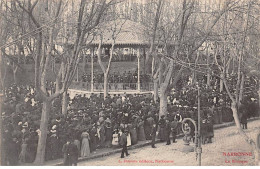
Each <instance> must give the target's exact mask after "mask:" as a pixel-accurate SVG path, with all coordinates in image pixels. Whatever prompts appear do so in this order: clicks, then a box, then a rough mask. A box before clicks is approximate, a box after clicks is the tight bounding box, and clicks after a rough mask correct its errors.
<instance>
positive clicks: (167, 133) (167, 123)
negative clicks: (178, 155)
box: [165, 118, 171, 145]
mask: <svg viewBox="0 0 260 169" xmlns="http://www.w3.org/2000/svg"><path fill="white" fill-rule="evenodd" d="M165 120H166V125H165V138H166V141H167V143H166V145H170V144H171V140H170V134H171V125H170V121H169V119H168V118H166V119H165Z"/></svg>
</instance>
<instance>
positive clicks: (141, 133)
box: [137, 119, 146, 141]
mask: <svg viewBox="0 0 260 169" xmlns="http://www.w3.org/2000/svg"><path fill="white" fill-rule="evenodd" d="M137 128H138V132H137V138H138V141H144V140H146V138H145V132H144V121H143V120H142V119H140V120H139V122H138V125H137Z"/></svg>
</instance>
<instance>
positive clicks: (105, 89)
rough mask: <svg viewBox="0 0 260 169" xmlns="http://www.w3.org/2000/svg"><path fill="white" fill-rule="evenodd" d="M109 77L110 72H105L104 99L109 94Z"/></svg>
mask: <svg viewBox="0 0 260 169" xmlns="http://www.w3.org/2000/svg"><path fill="white" fill-rule="evenodd" d="M107 77H108V74H107V73H104V99H105V98H106V97H107V95H108V88H107V87H108V84H107Z"/></svg>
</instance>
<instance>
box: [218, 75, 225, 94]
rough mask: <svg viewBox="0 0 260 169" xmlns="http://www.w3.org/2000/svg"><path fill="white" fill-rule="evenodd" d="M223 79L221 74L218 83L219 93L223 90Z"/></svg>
mask: <svg viewBox="0 0 260 169" xmlns="http://www.w3.org/2000/svg"><path fill="white" fill-rule="evenodd" d="M223 77H224V73H221V75H220V82H219V91H220V92H222V91H223V89H224V84H223V80H222V79H223Z"/></svg>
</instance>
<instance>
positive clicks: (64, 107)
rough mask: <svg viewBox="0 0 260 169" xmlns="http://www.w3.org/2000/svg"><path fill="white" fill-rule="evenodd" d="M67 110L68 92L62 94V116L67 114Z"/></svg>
mask: <svg viewBox="0 0 260 169" xmlns="http://www.w3.org/2000/svg"><path fill="white" fill-rule="evenodd" d="M67 108H68V103H67V92H64V93H63V94H62V105H61V112H62V114H67Z"/></svg>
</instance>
